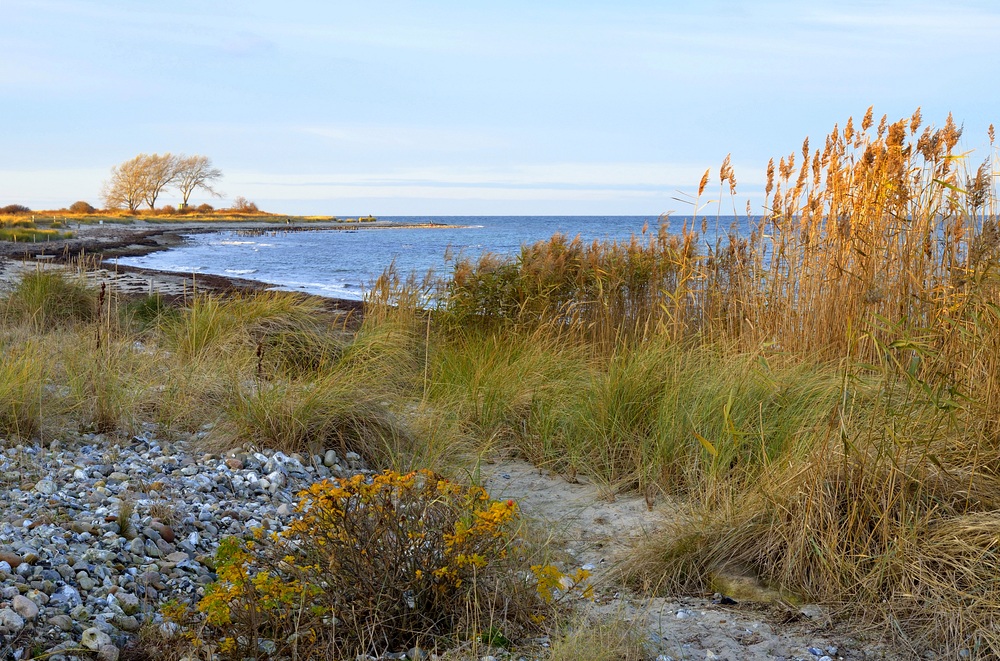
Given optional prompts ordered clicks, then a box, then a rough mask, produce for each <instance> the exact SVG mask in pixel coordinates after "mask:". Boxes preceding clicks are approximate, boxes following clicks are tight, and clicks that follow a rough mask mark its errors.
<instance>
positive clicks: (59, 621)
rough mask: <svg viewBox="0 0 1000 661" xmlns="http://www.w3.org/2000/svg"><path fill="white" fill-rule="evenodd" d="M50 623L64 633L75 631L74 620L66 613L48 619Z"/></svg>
mask: <svg viewBox="0 0 1000 661" xmlns="http://www.w3.org/2000/svg"><path fill="white" fill-rule="evenodd" d="M48 622H49V624H50V625H51V626H54V627H58V628H59V629H61V630H63V631H72V630H73V618H71V617H70V616H69V615H66V614H65V613H59V614H58V615H53V616H52V617H50V618H48Z"/></svg>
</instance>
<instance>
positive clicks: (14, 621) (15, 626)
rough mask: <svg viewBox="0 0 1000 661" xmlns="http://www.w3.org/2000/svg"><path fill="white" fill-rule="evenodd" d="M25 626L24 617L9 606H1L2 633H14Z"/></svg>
mask: <svg viewBox="0 0 1000 661" xmlns="http://www.w3.org/2000/svg"><path fill="white" fill-rule="evenodd" d="M23 628H24V618H22V617H21V616H20V615H18V614H17V613H15V612H14V611H12V610H11V609H9V608H0V633H4V634H14V633H18V632H19V631H20V630H21V629H23Z"/></svg>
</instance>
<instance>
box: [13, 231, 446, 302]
mask: <svg viewBox="0 0 1000 661" xmlns="http://www.w3.org/2000/svg"><path fill="white" fill-rule="evenodd" d="M377 223H381V224H377ZM453 227H457V226H456V225H447V224H441V223H427V222H413V223H406V222H398V221H375V222H373V223H350V224H347V223H342V222H325V221H306V222H291V223H284V222H276V221H267V220H254V221H250V220H247V221H243V220H238V221H232V220H230V221H200V220H199V221H177V222H170V221H159V222H152V223H151V222H147V221H136V222H133V223H128V224H126V223H121V224H119V223H109V224H101V225H95V224H86V225H81V226H79V227H78V228H76V229H74V230H73V231H74V237H73V238H71V239H60V240H56V241H47V242H44V243H31V244H27V243H21V244H18V243H15V242H10V241H0V283H2V284H9V283H10V282H11V281H12V279H14V278H17V277H20V275H21V274H23V273H24V272H26V271H28V270H34V269H40V268H46V267H47V266H49V265H57V266H60V267H64V268H65V267H70V266H72V265H74V264H80V263H81V262H82V263H86V262H87V260H90V259H92V260H93V266H90V265H89V264H88V266H87V267H86V274H87V277H88V279H93V280H95V281H96V282H100V283H108V284H109V285H110V286H112V287H114V288H115V289H117V290H119V291H121V292H123V293H126V294H131V295H141V294H144V293H160V294H162V295H164V296H168V297H174V296H184V295H186V294H187V293H190V292H195V291H199V290H200V291H206V290H207V291H264V290H268V289H272V288H275V287H277V285H274V284H272V283H267V282H263V281H260V280H253V279H250V278H240V277H234V276H224V275H215V274H207V273H188V272H181V271H159V270H156V269H147V268H143V267H137V266H128V265H124V264H118V263H117V262H116V261H115V260H116V259H117V258H119V257H141V256H143V255H148V254H150V253H154V252H159V251H161V250H169V249H170V248H173V247H176V246H179V245H182V244H183V243H184V241H185V236H186V235H191V234H208V233H212V232H221V231H252V232H256V231H259V232H261V233H268V232H304V231H320V230H339V231H359V230H364V231H372V230H391V229H415V228H416V229H443V228H453ZM296 293H300V294H302V295H304V296H315V297H316V298H320V299H322V300H324V301H326V302H328V304H329V306H330V307H331V308H333V309H338V310H344V311H358V312H360V311H361V310H362V309H363V306H364V303H363V301H361V300H356V299H349V298H336V297H330V296H319V295H316V294H305V293H302V292H296Z"/></svg>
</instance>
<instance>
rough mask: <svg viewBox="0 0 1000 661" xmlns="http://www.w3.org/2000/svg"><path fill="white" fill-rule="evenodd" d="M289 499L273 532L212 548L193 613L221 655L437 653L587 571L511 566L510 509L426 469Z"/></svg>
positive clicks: (523, 622) (551, 596) (515, 549)
mask: <svg viewBox="0 0 1000 661" xmlns="http://www.w3.org/2000/svg"><path fill="white" fill-rule="evenodd" d="M299 497H300V501H299V503H298V505H297V507H296V511H297V514H298V516H297V517H296V518H295V519H294V520H293V522H292V523H291V524H290V525H289V526H288V528H286V529H285V530H284V531H282V532H280V533H271V534H268V535H264V534H263V532H262V531H257V533H256V534H255V538H254V539H251V540H239V539H235V538H230V539H228V540H226V541H225V543H223V544H222V545H221V546H220V548H219V551H218V554H217V575H218V581H217V582H215V583H213V584H212V585H210V586H209V588H208V589H207V591H206V594H205V596H204V598H202V600H201V601H200V602H199V604H198V610H199V611H200V612H201V613H202V614H203V615H202V616H203V618H204V620H203V622H204V627H205V630H204V631H203V633H207V634H210V635H211V634H212V633H213V632H214V634H215V637H214V640H215V641H216V646H215V651H216V652H217V653H219V654H222V655H223V657H224V658H244V657H246V656H253V655H257V656H258V657H259V656H260V654H261V653H262V652H263V653H264V655H265V656H274V657H281V656H292V657H295V656H298V657H299V658H307V657H309V658H312V657H319V656H324V657H326V658H347V657H350V658H354V655H357V654H361V653H372V654H375V655H379V654H382V653H385V652H395V651H403V650H406V649H409V648H410V647H412V646H414V645H420V646H423V647H424V648H434V647H438V648H441V647H447V646H448V645H449V644H451V643H454V642H456V641H458V640H459V639H460V638H461V637H462V636H468V637H470V638H471V637H475V636H476V635H478V634H477V632H476V631H477V625H479V624H480V623H483V622H487V623H491V626H492V625H493V624H496V623H500V622H503V623H505V624H504V626H506V627H509V629H508V632H512V631H514V630H515V629H516V628H521V629H525V628H530V627H532V626H534V624H533V623H537V622H540V621H541V619H542V618H541V615H540V612H541V611H542V610H544V609H547V608H551V605H550V604H551V603H552V602H553V601H554V600H556V597H557V595H563V594H565V593H568V592H569V591H571V590H575V589H576V588H578V587H579V586H580V584H581V583H582V582H583V581H584V580H585V578H586V576H585V575H573V576H569V577H568V576H565V575H563V574H561V573H560V572H558V570H556V569H555V568H553V567H551V566H544V567H542V566H539V567H532V568H531V569H530V570H529V569H527V568H526V567H524V565H525V564H526V563H524V562H523V558H521V557H520V556H521V553H520V545H519V542H518V539H517V519H518V508H517V504H516V503H515V502H514V501H512V500H505V501H498V500H492V499H491V498H490V497H489V495H488V494H487V493H486V491H485V490H483V489H482V488H480V487H475V486H473V487H469V486H463V485H460V484H457V483H455V482H451V481H448V480H445V479H442V478H441V477H440V476H438V475H436V474H434V473H431V472H429V471H417V472H412V473H407V474H400V473H397V472H391V471H386V472H385V473H383V474H381V475H377V476H374V477H367V476H363V475H358V476H355V477H352V478H349V479H342V480H334V481H330V480H326V481H323V482H318V483H316V484H314V485H312V486H311V487H310V488H309V489H307V490H305V491H303V492H301V493H300V494H299ZM515 556H516V557H515ZM518 563H521V564H520V566H519V565H518ZM567 581H568V582H567ZM581 590H582V588H581Z"/></svg>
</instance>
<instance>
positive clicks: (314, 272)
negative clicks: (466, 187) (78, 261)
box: [118, 216, 748, 299]
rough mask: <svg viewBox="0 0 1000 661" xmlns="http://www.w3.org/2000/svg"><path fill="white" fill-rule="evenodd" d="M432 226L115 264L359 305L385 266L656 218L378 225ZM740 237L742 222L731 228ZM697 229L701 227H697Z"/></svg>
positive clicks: (219, 243)
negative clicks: (262, 285)
mask: <svg viewBox="0 0 1000 661" xmlns="http://www.w3.org/2000/svg"><path fill="white" fill-rule="evenodd" d="M684 220H685V219H684V218H683V217H677V216H675V217H673V218H671V219H670V221H669V223H670V225H669V227H668V231H672V232H675V233H679V232H680V229H681V225H682V223H683V221H684ZM733 220H734V219H733V218H731V217H723V218H721V219H719V220H718V221H717V220H716V219H715V218H711V219H710V220H709V221H708V225H709V228H708V231H707V232H706V234H705V235H704V236H703V241H705V242H712V243H714V237H715V233H716V229H717V228H718V229H719V230H721V231H726V230H728V229H729V227H730V226H731V224H732V222H733ZM392 221H397V222H420V223H439V224H442V225H451V226H453V227H441V228H433V229H427V228H384V229H378V228H374V227H372V228H366V229H358V230H310V231H301V232H283V231H281V230H280V229H277V228H276V231H274V232H268V233H266V234H264V235H261V236H248V235H243V234H241V233H239V232H236V231H222V232H215V233H211V234H192V235H188V236H187V237H185V238H186V242H185V243H184V244H183V245H181V246H178V247H176V248H171V249H169V250H165V251H161V252H156V253H152V254H150V255H145V256H143V257H129V258H121V259H119V260H118V263H120V264H125V265H129V266H139V267H142V268H147V269H153V270H157V271H174V272H184V273H207V274H213V275H223V276H233V277H240V278H247V279H250V280H258V281H260V282H264V283H268V284H270V285H273V286H274V287H275V288H276V289H286V290H293V291H302V292H308V293H311V294H317V295H320V296H329V297H335V298H350V299H360V298H361V297H362V294H363V292H364V290H365V289H366V288H367V287H369V286H370V284H371V283H372V282H373V281H374V280H375V278H377V277H378V276H379V275H381V273H382V272H383V271H384V270H385V269H386V268H387V267H388V266H389V265H390V264H392V263H395V265H396V267H397V269H398V270H399V271H400V272H401V273H403V274H408V273H411V272H413V273H417V274H418V275H423V274H425V273H426V272H427V271H428V270H433V271H434V273H435V274H437V275H442V276H446V275H448V274H449V273H450V272H451V269H452V265H453V259H454V257H455V256H457V255H462V256H465V257H472V258H475V257H478V256H479V255H481V254H482V253H484V252H491V253H495V254H500V255H514V254H516V253H517V252H518V251H519V250H520V248H521V246H522V245H523V244H526V243H534V242H536V241H541V240H545V239H548V238H549V237H551V236H552V235H553V234H555V233H557V232H558V233H562V234H565V235H568V236H570V237H574V236H579V237H580V238H581V239H583V240H585V241H592V240H595V239H596V240H624V239H628V238H629V237H630V236H632V235H633V234H635V235H639V234H640V233H641V232H642V229H643V226H644V225H648V227H649V231H650V232H655V231H656V230H657V227H658V224H657V218H656V217H655V216H435V217H426V216H424V217H406V218H403V217H396V218H380V219H379V223H385V222H392ZM737 222H738V223H742V225H738V226H737V228H738V231H739V232H740V233H743V232H747V231H748V230H747V227H746V219H740V220H738V221H737ZM699 225H700V221H699Z"/></svg>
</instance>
